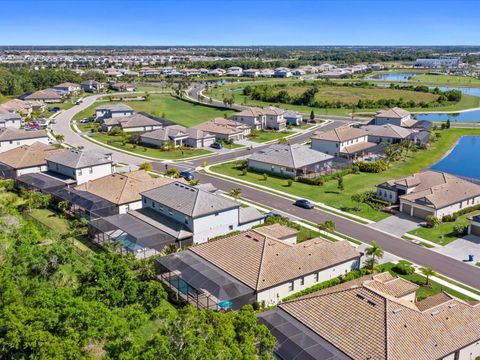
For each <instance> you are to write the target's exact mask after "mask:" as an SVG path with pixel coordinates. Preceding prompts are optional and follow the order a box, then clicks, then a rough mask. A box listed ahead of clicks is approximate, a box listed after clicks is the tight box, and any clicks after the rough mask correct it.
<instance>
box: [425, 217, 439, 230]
mask: <svg viewBox="0 0 480 360" xmlns="http://www.w3.org/2000/svg"><path fill="white" fill-rule="evenodd" d="M425 221H426V222H427V226H428V227H429V228H436V227H437V226H438V225H440V222H441V221H440V219H439V218H437V217H436V216H435V215H428V216H427V217H426V218H425Z"/></svg>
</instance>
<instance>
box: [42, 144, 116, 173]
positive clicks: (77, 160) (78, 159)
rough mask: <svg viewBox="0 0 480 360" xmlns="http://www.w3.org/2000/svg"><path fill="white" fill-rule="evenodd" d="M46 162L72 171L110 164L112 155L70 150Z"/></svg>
mask: <svg viewBox="0 0 480 360" xmlns="http://www.w3.org/2000/svg"><path fill="white" fill-rule="evenodd" d="M47 160H48V161H51V162H53V163H57V164H59V165H64V166H67V167H70V168H74V169H81V168H84V167H89V166H95V165H101V164H108V163H112V155H111V154H104V153H98V152H96V151H88V150H85V151H81V150H76V149H70V150H69V151H64V152H62V153H59V154H56V155H54V156H51V157H49V158H47Z"/></svg>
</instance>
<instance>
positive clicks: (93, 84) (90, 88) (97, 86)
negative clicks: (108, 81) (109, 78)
mask: <svg viewBox="0 0 480 360" xmlns="http://www.w3.org/2000/svg"><path fill="white" fill-rule="evenodd" d="M102 87H103V85H102V84H101V83H99V82H98V81H95V80H87V81H84V82H82V83H81V84H80V88H81V89H82V90H83V91H85V92H92V93H93V92H99V91H100V90H102Z"/></svg>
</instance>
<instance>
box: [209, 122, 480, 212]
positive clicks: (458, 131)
mask: <svg viewBox="0 0 480 360" xmlns="http://www.w3.org/2000/svg"><path fill="white" fill-rule="evenodd" d="M463 135H480V129H466V128H451V129H449V130H444V131H442V132H441V137H440V138H439V139H438V140H437V141H436V142H435V143H433V144H432V145H431V147H430V148H429V149H428V150H419V151H417V152H413V153H410V154H409V156H408V158H407V160H406V161H399V162H396V163H393V164H391V166H390V168H389V169H388V170H387V171H384V172H383V173H378V174H372V173H360V174H351V175H347V176H345V177H344V179H343V185H344V190H343V191H340V190H338V189H337V182H336V181H330V182H328V183H326V184H325V185H323V186H314V185H308V184H302V183H298V182H293V184H292V186H287V180H286V179H281V178H275V177H273V176H269V177H268V179H267V181H264V180H263V177H262V175H259V174H256V173H252V172H247V174H246V175H242V172H241V171H240V170H239V168H238V165H239V163H238V162H237V163H235V162H230V163H224V164H220V165H216V166H213V167H212V168H211V170H212V171H215V172H218V173H220V174H225V175H229V176H233V177H238V179H241V180H245V181H249V182H252V183H254V184H258V185H262V186H268V187H270V188H273V189H276V190H280V191H283V192H286V193H289V194H292V195H294V196H298V197H301V198H307V199H310V200H313V201H318V202H323V203H325V204H326V205H329V206H332V207H335V208H337V209H340V210H343V211H346V212H349V213H352V214H355V215H359V216H362V217H364V218H367V219H370V220H373V221H379V220H382V219H384V218H386V217H388V215H387V214H385V213H383V212H380V211H377V210H374V209H372V208H371V207H370V206H368V205H366V204H361V205H360V211H357V210H356V209H355V208H356V203H354V202H353V201H352V200H351V196H352V195H353V194H356V193H359V192H365V191H374V190H375V185H377V184H380V183H382V182H385V181H387V180H391V179H398V178H402V177H404V176H407V175H410V174H413V173H415V172H418V171H420V170H423V169H425V168H428V167H429V166H431V165H432V164H434V163H435V162H437V161H438V160H440V159H441V158H442V157H443V155H444V154H445V152H447V151H448V150H449V149H450V148H451V147H452V146H453V145H454V144H455V143H456V141H457V140H458V139H459V138H460V137H461V136H463Z"/></svg>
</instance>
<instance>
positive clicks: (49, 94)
mask: <svg viewBox="0 0 480 360" xmlns="http://www.w3.org/2000/svg"><path fill="white" fill-rule="evenodd" d="M22 100H33V101H42V102H44V103H57V102H62V101H63V97H62V96H61V95H59V94H57V93H56V92H55V91H50V90H40V91H35V92H34V93H32V94H28V95H23V96H22Z"/></svg>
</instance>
